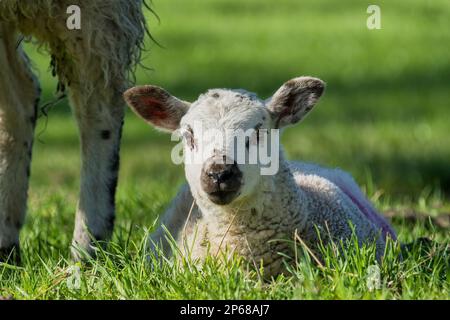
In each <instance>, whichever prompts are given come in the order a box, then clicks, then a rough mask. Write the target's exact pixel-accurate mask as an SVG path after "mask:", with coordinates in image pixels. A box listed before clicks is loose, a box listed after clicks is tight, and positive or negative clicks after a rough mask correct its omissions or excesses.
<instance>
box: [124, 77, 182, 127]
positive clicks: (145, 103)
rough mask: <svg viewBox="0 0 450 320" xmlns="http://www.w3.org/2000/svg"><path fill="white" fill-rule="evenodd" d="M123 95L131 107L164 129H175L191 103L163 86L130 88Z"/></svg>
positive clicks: (145, 118)
mask: <svg viewBox="0 0 450 320" xmlns="http://www.w3.org/2000/svg"><path fill="white" fill-rule="evenodd" d="M123 97H124V99H125V101H126V102H127V104H128V105H129V106H130V107H131V109H132V110H133V111H134V112H135V113H136V114H137V115H139V116H141V117H142V118H143V119H144V120H145V121H147V122H149V123H150V124H152V125H153V126H154V127H156V128H158V129H161V130H164V131H169V132H172V131H175V130H176V129H178V128H179V126H180V120H181V118H182V117H183V116H184V115H185V114H186V112H187V111H188V109H189V106H190V103H189V102H186V101H182V100H180V99H178V98H176V97H174V96H172V95H171V94H170V93H168V92H167V91H166V90H164V89H163V88H160V87H157V86H150V85H147V86H138V87H134V88H131V89H128V90H127V91H125V93H124V94H123Z"/></svg>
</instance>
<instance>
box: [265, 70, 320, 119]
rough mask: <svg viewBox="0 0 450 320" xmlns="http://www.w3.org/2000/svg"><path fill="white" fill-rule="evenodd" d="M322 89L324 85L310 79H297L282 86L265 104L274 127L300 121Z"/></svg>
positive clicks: (312, 105)
mask: <svg viewBox="0 0 450 320" xmlns="http://www.w3.org/2000/svg"><path fill="white" fill-rule="evenodd" d="M324 89H325V83H324V82H323V81H322V80H320V79H317V78H312V77H298V78H294V79H291V80H289V81H288V82H286V83H285V84H283V85H282V86H281V88H280V89H278V90H277V92H275V94H274V95H273V96H272V98H270V99H268V102H267V108H268V109H269V112H270V113H271V115H272V118H273V120H274V122H275V127H276V128H281V127H283V126H286V125H290V124H294V123H297V122H298V121H300V120H301V119H302V118H303V117H304V116H305V115H306V114H307V113H308V112H309V111H310V110H311V109H312V108H313V107H314V106H315V104H316V103H317V101H318V100H319V98H320V96H321V95H322V93H323V91H324Z"/></svg>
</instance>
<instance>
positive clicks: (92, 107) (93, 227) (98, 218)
mask: <svg viewBox="0 0 450 320" xmlns="http://www.w3.org/2000/svg"><path fill="white" fill-rule="evenodd" d="M89 74H90V73H89V71H88V70H86V72H85V73H84V75H85V76H87V78H85V81H93V80H94V79H89V78H88V76H89ZM83 85H86V83H84V84H83ZM92 87H93V88H95V89H94V90H93V91H92V92H91V93H90V94H86V92H85V90H83V89H82V88H80V87H79V86H77V85H76V84H75V85H73V86H71V88H70V89H71V102H72V105H73V109H74V112H75V115H76V118H77V122H78V127H79V131H80V138H81V155H82V169H81V186H80V199H79V203H78V208H77V213H76V221H75V230H74V237H73V250H72V253H73V255H74V257H75V258H76V259H79V258H81V255H82V253H83V252H85V253H88V254H89V255H92V254H93V253H94V248H95V242H97V241H107V240H109V238H110V236H111V234H112V231H113V227H114V218H115V191H116V186H117V179H118V170H119V147H120V139H121V131H122V124H123V116H124V102H123V99H122V92H121V90H115V89H114V87H113V86H111V87H109V88H105V87H101V88H96V86H95V84H94V83H92ZM80 249H82V250H80Z"/></svg>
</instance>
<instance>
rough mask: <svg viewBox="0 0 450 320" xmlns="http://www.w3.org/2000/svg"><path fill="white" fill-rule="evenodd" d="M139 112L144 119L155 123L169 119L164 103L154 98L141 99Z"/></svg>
mask: <svg viewBox="0 0 450 320" xmlns="http://www.w3.org/2000/svg"><path fill="white" fill-rule="evenodd" d="M138 111H139V114H140V115H141V116H142V117H144V118H145V119H147V120H149V121H153V122H156V121H158V120H163V119H166V118H167V117H168V114H167V110H166V109H165V108H164V105H163V104H162V102H161V101H159V100H157V99H155V98H153V97H145V96H144V97H141V98H140V103H139V110H138Z"/></svg>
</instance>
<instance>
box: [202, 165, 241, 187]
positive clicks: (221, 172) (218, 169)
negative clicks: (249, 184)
mask: <svg viewBox="0 0 450 320" xmlns="http://www.w3.org/2000/svg"><path fill="white" fill-rule="evenodd" d="M236 169H237V165H236V164H235V163H234V164H231V165H230V164H223V165H213V166H212V167H211V168H210V170H209V171H207V172H206V174H207V175H208V177H209V178H210V179H213V180H214V181H215V182H216V183H217V184H219V185H220V183H222V182H226V181H227V180H230V179H231V178H233V175H234V173H235V172H236ZM237 170H239V169H237Z"/></svg>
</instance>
